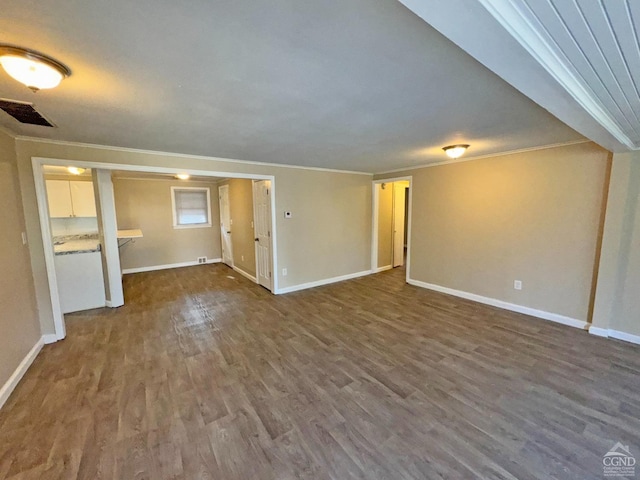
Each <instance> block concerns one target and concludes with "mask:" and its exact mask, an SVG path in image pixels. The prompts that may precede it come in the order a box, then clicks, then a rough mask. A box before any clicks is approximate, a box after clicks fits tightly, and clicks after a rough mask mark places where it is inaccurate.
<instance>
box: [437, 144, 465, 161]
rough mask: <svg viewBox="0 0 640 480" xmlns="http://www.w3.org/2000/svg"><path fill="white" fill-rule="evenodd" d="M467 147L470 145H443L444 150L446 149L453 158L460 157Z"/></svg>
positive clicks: (445, 151)
mask: <svg viewBox="0 0 640 480" xmlns="http://www.w3.org/2000/svg"><path fill="white" fill-rule="evenodd" d="M467 148H469V145H464V144H459V145H449V146H448V147H443V148H442V150H444V153H446V154H447V155H448V156H449V157H451V158H459V157H461V156H462V155H463V154H464V152H465V151H466V150H467Z"/></svg>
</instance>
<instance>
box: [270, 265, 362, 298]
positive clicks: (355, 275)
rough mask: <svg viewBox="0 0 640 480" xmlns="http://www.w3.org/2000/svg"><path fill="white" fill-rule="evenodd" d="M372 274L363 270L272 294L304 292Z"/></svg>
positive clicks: (279, 290) (295, 286) (302, 284)
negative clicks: (308, 289)
mask: <svg viewBox="0 0 640 480" xmlns="http://www.w3.org/2000/svg"><path fill="white" fill-rule="evenodd" d="M371 273H373V271H372V270H364V271H362V272H356V273H350V274H348V275H341V276H339V277H332V278H325V279H324V280H317V281H315V282H308V283H301V284H299V285H292V286H290V287H284V288H280V289H278V291H276V292H274V293H275V294H276V295H278V294H281V293H291V292H297V291H299V290H306V289H307V288H313V287H320V286H322V285H329V284H330V283H336V282H343V281H345V280H351V279H353V278H358V277H364V276H365V275H370V274H371Z"/></svg>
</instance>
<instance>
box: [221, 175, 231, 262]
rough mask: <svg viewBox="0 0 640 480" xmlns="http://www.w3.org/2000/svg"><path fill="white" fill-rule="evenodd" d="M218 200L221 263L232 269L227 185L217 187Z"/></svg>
mask: <svg viewBox="0 0 640 480" xmlns="http://www.w3.org/2000/svg"><path fill="white" fill-rule="evenodd" d="M218 198H219V199H220V232H221V235H222V261H223V262H224V263H226V264H227V265H229V266H230V267H233V249H232V248H231V209H230V208H229V185H222V186H220V187H218Z"/></svg>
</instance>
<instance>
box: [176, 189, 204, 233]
mask: <svg viewBox="0 0 640 480" xmlns="http://www.w3.org/2000/svg"><path fill="white" fill-rule="evenodd" d="M176 190H200V191H206V192H207V218H208V219H209V221H208V222H207V223H192V224H189V225H179V224H178V216H177V215H176ZM171 214H172V215H173V228H175V229H183V228H210V227H211V189H210V188H209V187H171Z"/></svg>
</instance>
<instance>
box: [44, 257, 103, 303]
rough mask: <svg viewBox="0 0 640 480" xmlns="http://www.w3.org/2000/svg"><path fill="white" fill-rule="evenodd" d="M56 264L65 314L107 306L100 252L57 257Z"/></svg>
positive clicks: (59, 290)
mask: <svg viewBox="0 0 640 480" xmlns="http://www.w3.org/2000/svg"><path fill="white" fill-rule="evenodd" d="M55 265H56V278H57V281H58V295H59V296H60V306H61V307H62V313H70V312H79V311H81V310H89V309H91V308H99V307H104V306H105V294H104V280H103V276H102V257H101V256H100V252H89V253H71V254H68V255H56V256H55Z"/></svg>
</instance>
